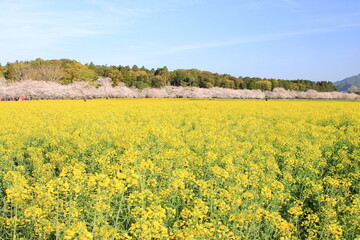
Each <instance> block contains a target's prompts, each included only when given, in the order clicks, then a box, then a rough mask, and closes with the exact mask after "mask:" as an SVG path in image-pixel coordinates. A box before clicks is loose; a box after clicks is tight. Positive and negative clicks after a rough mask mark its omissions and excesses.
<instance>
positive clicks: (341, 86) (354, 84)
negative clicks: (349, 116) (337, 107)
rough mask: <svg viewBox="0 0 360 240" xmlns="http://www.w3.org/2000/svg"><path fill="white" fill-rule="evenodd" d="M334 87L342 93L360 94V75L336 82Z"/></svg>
mask: <svg viewBox="0 0 360 240" xmlns="http://www.w3.org/2000/svg"><path fill="white" fill-rule="evenodd" d="M334 85H335V87H336V88H337V89H338V90H339V91H342V92H360V74H359V75H355V76H352V77H348V78H345V79H344V80H341V81H337V82H334Z"/></svg>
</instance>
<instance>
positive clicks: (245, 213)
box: [0, 99, 360, 240]
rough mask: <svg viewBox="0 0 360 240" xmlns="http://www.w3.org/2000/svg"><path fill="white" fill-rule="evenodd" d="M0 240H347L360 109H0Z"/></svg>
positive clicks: (58, 104)
mask: <svg viewBox="0 0 360 240" xmlns="http://www.w3.org/2000/svg"><path fill="white" fill-rule="evenodd" d="M0 114H1V115H0V239H145V240H146V239H149V240H150V239H184V240H189V239H360V228H359V226H360V148H359V145H360V102H359V101H353V102H350V101H296V100H292V101H288V100H270V101H264V100H191V99H111V100H105V99H104V100H88V101H86V102H85V101H80V100H47V101H31V102H29V101H26V102H0Z"/></svg>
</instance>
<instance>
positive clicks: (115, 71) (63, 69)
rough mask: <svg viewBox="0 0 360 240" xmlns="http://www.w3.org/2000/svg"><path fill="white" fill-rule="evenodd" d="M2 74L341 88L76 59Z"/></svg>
mask: <svg viewBox="0 0 360 240" xmlns="http://www.w3.org/2000/svg"><path fill="white" fill-rule="evenodd" d="M0 77H4V78H5V79H6V81H7V82H8V83H11V82H18V81H22V80H28V79H32V80H41V81H51V82H57V83H60V84H63V85H67V84H70V83H73V82H78V81H85V82H90V83H95V81H96V79H97V78H98V77H108V78H111V84H112V85H113V86H118V85H119V84H121V83H123V84H125V85H126V86H127V87H136V88H139V89H144V88H147V87H153V88H160V87H164V86H182V87H200V88H212V87H222V88H231V89H260V90H263V91H266V90H273V89H274V88H284V89H286V90H295V91H307V90H309V89H314V90H316V91H318V92H331V91H337V89H336V87H335V86H334V85H333V83H332V82H329V81H320V82H314V81H309V80H300V79H298V80H282V79H274V78H271V79H266V78H258V77H241V76H240V77H234V76H231V75H229V74H218V73H212V72H209V71H201V70H198V69H177V70H174V71H169V70H168V68H167V67H166V66H165V67H162V68H157V69H154V68H152V69H147V68H145V67H144V66H143V67H140V68H139V67H138V66H137V65H134V66H132V67H130V66H121V65H120V66H108V65H95V64H94V63H92V62H91V63H89V64H81V63H80V62H77V61H75V60H70V59H60V60H43V59H40V58H38V59H36V60H33V61H16V62H14V63H7V64H6V65H5V66H1V65H0Z"/></svg>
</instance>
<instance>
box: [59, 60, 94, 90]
mask: <svg viewBox="0 0 360 240" xmlns="http://www.w3.org/2000/svg"><path fill="white" fill-rule="evenodd" d="M96 77H97V74H96V72H95V71H94V70H91V69H90V68H89V67H88V66H85V65H82V64H81V63H79V62H76V61H75V62H72V63H71V64H68V65H66V67H65V69H64V81H63V83H65V84H69V83H73V82H76V81H86V82H94V81H95V80H96Z"/></svg>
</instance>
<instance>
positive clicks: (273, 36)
mask: <svg viewBox="0 0 360 240" xmlns="http://www.w3.org/2000/svg"><path fill="white" fill-rule="evenodd" d="M359 26H360V24H347V25H339V26H334V27H329V28H317V29H310V30H304V31H293V32H285V33H277V34H267V35H259V36H255V37H248V38H243V39H236V40H231V41H219V42H208V43H202V44H190V45H182V46H176V47H172V48H169V49H167V50H165V51H163V52H162V54H171V53H177V52H183V51H189V50H196V49H206V48H215V47H226V46H233V45H241V44H247V43H257V42H268V41H275V40H281V39H285V38H289V37H295V36H306V35H314V34H321V33H330V32H339V31H344V30H346V29H348V28H354V27H359Z"/></svg>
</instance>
